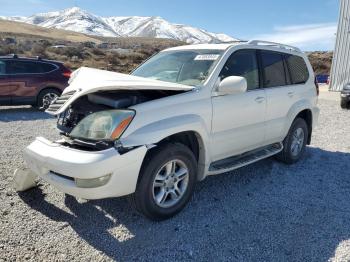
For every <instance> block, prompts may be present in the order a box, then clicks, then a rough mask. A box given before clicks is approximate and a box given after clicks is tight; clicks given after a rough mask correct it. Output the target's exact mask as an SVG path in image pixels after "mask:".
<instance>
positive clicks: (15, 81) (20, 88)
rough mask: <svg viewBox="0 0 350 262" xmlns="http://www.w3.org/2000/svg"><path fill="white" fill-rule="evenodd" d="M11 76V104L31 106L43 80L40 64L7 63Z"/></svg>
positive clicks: (24, 62)
mask: <svg viewBox="0 0 350 262" xmlns="http://www.w3.org/2000/svg"><path fill="white" fill-rule="evenodd" d="M8 72H9V74H10V76H11V87H10V94H11V96H12V104H32V103H34V102H35V101H36V96H37V94H38V92H39V90H40V87H41V85H42V83H43V81H44V80H45V76H44V75H43V68H42V66H41V63H40V62H35V61H26V60H12V61H10V60H9V61H8Z"/></svg>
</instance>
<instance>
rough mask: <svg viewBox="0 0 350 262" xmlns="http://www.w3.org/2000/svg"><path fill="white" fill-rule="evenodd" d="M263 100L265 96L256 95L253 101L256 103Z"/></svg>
mask: <svg viewBox="0 0 350 262" xmlns="http://www.w3.org/2000/svg"><path fill="white" fill-rule="evenodd" d="M264 100H265V97H263V96H258V97H257V98H255V102H257V103H261V102H263V101H264Z"/></svg>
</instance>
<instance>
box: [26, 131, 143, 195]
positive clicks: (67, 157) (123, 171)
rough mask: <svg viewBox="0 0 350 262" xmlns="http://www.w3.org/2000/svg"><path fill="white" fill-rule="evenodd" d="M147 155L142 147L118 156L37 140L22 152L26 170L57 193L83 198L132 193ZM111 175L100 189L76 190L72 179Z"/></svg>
mask: <svg viewBox="0 0 350 262" xmlns="http://www.w3.org/2000/svg"><path fill="white" fill-rule="evenodd" d="M146 152H147V148H146V146H141V147H138V148H136V149H133V150H131V151H129V152H128V153H125V154H123V155H120V154H119V153H118V152H117V151H116V150H115V149H114V148H111V149H107V150H104V151H98V152H89V151H81V150H77V149H73V148H68V147H64V146H62V145H60V144H57V143H53V142H51V141H49V140H47V139H45V138H42V137H39V138H37V139H36V140H35V141H34V142H33V143H31V144H30V145H29V146H28V147H27V148H26V149H25V153H24V158H25V160H26V162H27V165H28V167H29V169H31V170H32V172H34V173H35V174H37V175H38V176H40V177H41V178H42V179H44V180H45V181H47V182H48V183H50V184H51V185H53V186H54V187H56V188H58V189H59V190H60V191H62V192H64V193H67V194H70V195H73V196H76V197H81V198H85V199H101V198H108V197H119V196H123V195H128V194H131V193H133V192H135V189H136V183H137V178H138V175H139V172H140V168H141V165H142V162H143V159H144V156H145V154H146ZM107 174H111V178H110V180H109V181H108V182H107V184H105V185H104V186H101V187H95V188H79V187H77V186H76V184H75V182H74V179H75V178H79V179H95V178H99V177H102V176H105V175H107Z"/></svg>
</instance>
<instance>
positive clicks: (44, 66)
mask: <svg viewBox="0 0 350 262" xmlns="http://www.w3.org/2000/svg"><path fill="white" fill-rule="evenodd" d="M41 66H42V69H43V72H44V73H48V72H51V71H53V70H55V69H57V66H55V65H53V64H47V63H41Z"/></svg>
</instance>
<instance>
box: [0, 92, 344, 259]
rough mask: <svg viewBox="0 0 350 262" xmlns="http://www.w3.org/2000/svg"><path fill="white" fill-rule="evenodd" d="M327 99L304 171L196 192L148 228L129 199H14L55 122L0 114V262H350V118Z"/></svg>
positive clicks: (238, 175) (56, 195) (31, 113)
mask: <svg viewBox="0 0 350 262" xmlns="http://www.w3.org/2000/svg"><path fill="white" fill-rule="evenodd" d="M338 96H339V94H338V93H336V94H334V93H328V92H326V91H323V92H321V96H320V102H319V105H320V107H321V116H320V123H319V125H318V127H317V128H316V130H315V131H314V134H313V141H312V145H311V146H309V147H308V148H307V152H306V155H305V158H304V159H303V160H302V161H300V162H299V163H298V164H296V165H293V166H286V165H283V164H281V163H278V162H276V161H274V160H273V159H267V160H263V161H260V162H259V163H256V164H254V165H251V166H248V167H245V168H242V169H240V170H237V171H235V172H232V173H231V174H227V175H219V176H215V177H209V178H208V179H206V180H205V181H203V182H201V183H199V184H198V187H197V189H196V191H195V194H194V197H193V200H192V201H191V203H190V204H189V205H188V206H187V208H186V209H185V210H184V211H183V212H182V213H180V214H179V215H178V216H176V217H175V218H173V219H171V220H168V221H164V222H161V223H154V222H150V221H148V220H147V219H145V218H143V217H140V216H138V215H137V214H135V213H134V211H133V210H132V209H130V207H129V205H128V202H127V200H126V199H125V198H119V199H108V200H100V201H89V202H86V201H82V200H76V199H75V198H73V197H71V196H66V195H64V194H62V193H60V192H58V191H57V190H55V189H54V188H52V187H50V186H48V185H47V184H45V183H41V184H40V186H39V187H38V188H35V189H32V190H30V191H27V192H25V193H21V194H17V193H16V192H15V191H14V190H13V189H12V179H13V175H12V174H13V171H14V170H15V169H16V168H18V167H23V166H24V162H23V159H22V150H23V149H24V148H25V146H26V145H28V144H29V143H30V142H31V141H32V140H33V139H34V138H35V137H36V136H39V135H40V136H44V137H47V138H51V139H55V138H56V137H57V135H56V130H55V120H54V119H51V118H50V117H48V116H47V115H46V114H45V113H41V112H37V111H35V110H34V109H31V108H30V107H16V108H9V107H0V138H1V142H2V146H1V151H0V215H1V220H0V261H2V260H4V261H14V260H24V259H27V260H33V261H38V260H40V261H41V260H44V261H45V260H47V261H51V260H56V261H72V260H76V261H105V260H117V261H134V260H135V261H161V260H171V261H172V260H178V261H184V260H196V261H218V260H219V261H327V260H334V261H346V260H347V261H349V260H350V223H349V221H350V125H349V123H350V122H349V121H350V110H349V111H346V110H341V109H340V106H339V101H338Z"/></svg>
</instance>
